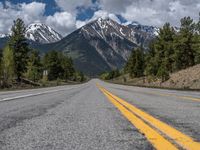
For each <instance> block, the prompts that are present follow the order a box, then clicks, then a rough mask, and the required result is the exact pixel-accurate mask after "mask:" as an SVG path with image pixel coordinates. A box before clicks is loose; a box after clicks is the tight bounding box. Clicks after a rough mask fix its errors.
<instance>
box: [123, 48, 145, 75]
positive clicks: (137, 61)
mask: <svg viewBox="0 0 200 150" xmlns="http://www.w3.org/2000/svg"><path fill="white" fill-rule="evenodd" d="M144 65H145V63H144V52H143V49H142V48H137V49H135V50H133V52H132V54H131V56H130V58H129V60H128V62H127V64H126V67H125V72H126V73H129V74H130V77H132V78H133V77H141V76H143V75H144Z"/></svg>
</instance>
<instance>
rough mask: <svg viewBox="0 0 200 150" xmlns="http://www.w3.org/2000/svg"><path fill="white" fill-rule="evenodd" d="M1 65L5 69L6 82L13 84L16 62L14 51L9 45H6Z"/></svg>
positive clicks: (4, 77)
mask: <svg viewBox="0 0 200 150" xmlns="http://www.w3.org/2000/svg"><path fill="white" fill-rule="evenodd" d="M1 67H2V71H3V80H4V84H6V85H8V84H11V83H12V80H13V78H14V68H15V62H14V55H13V51H12V49H11V48H10V47H9V45H6V47H5V48H4V50H3V58H2V66H1Z"/></svg>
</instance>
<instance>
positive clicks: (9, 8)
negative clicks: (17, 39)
mask: <svg viewBox="0 0 200 150" xmlns="http://www.w3.org/2000/svg"><path fill="white" fill-rule="evenodd" d="M45 6H46V5H45V4H44V3H39V2H32V3H29V4H26V3H22V4H18V5H12V4H11V3H9V2H7V1H6V8H5V7H4V6H3V3H1V2H0V12H1V15H0V33H8V32H9V31H10V28H11V26H12V24H13V20H16V19H17V18H21V19H23V20H24V22H25V23H26V24H29V23H32V22H36V21H41V20H43V14H44V11H45Z"/></svg>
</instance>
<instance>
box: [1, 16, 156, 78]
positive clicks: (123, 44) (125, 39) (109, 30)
mask: <svg viewBox="0 0 200 150" xmlns="http://www.w3.org/2000/svg"><path fill="white" fill-rule="evenodd" d="M157 31H158V28H156V27H153V26H144V25H140V24H138V23H137V24H136V23H134V24H129V25H122V24H119V23H117V22H115V21H113V20H112V19H110V18H106V19H102V18H99V19H97V20H94V21H92V22H90V23H88V24H86V25H85V26H83V27H81V28H80V29H78V30H76V31H74V32H72V33H71V34H69V35H67V36H66V37H64V38H62V37H61V36H60V35H59V34H58V33H57V32H56V31H54V30H53V29H51V28H50V27H48V26H46V25H44V24H40V23H37V24H31V25H29V27H28V28H27V32H26V37H27V38H28V39H29V41H30V44H31V47H32V48H34V49H37V50H39V51H40V52H41V54H44V53H46V52H47V51H51V50H56V51H61V52H64V53H66V54H68V55H69V56H70V57H72V59H73V61H74V64H75V67H76V69H78V70H80V71H82V72H83V73H84V74H86V75H88V76H92V77H94V76H97V75H99V74H100V73H102V72H105V71H110V70H113V69H117V68H118V69H121V68H122V67H123V66H124V65H125V63H126V62H127V60H128V58H129V56H130V54H131V52H132V50H133V49H134V48H136V47H140V46H141V45H143V47H144V48H145V49H147V45H148V43H149V42H150V41H151V40H152V39H154V38H155V36H156V34H157ZM56 41H57V42H56ZM2 43H4V44H5V39H1V38H0V47H2V46H3V44H2Z"/></svg>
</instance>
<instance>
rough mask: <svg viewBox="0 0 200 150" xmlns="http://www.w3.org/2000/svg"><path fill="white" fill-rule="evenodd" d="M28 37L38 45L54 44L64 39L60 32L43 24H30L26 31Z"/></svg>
mask: <svg viewBox="0 0 200 150" xmlns="http://www.w3.org/2000/svg"><path fill="white" fill-rule="evenodd" d="M26 37H27V39H29V40H32V41H35V42H38V43H54V42H57V41H59V40H61V39H62V36H61V35H60V34H59V33H58V32H56V31H55V30H53V29H52V28H51V27H49V26H47V25H45V24H42V23H33V24H30V25H29V26H28V27H27V30H26Z"/></svg>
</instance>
